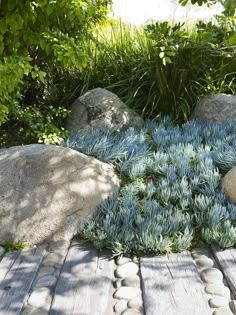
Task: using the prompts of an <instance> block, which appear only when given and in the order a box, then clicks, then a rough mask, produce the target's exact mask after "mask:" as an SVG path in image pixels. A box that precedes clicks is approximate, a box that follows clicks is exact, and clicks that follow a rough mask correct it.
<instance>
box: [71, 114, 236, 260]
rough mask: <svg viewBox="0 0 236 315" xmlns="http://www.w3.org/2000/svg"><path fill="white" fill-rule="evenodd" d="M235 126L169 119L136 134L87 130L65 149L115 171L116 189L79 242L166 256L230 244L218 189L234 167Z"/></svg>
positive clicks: (227, 213)
mask: <svg viewBox="0 0 236 315" xmlns="http://www.w3.org/2000/svg"><path fill="white" fill-rule="evenodd" d="M235 136H236V126H235V125H234V124H227V125H216V124H210V123H209V124H207V123H199V122H196V121H191V122H187V123H185V124H184V125H182V126H175V125H174V124H173V123H172V121H171V120H170V119H164V120H163V121H161V122H159V123H154V122H152V121H147V122H146V123H145V125H144V127H143V128H142V129H141V130H135V129H134V128H130V129H128V130H126V131H124V132H109V131H102V130H94V131H93V132H92V133H91V134H82V133H81V134H76V135H73V136H70V137H69V138H68V140H67V146H68V147H70V148H72V149H75V150H78V151H80V152H83V153H85V154H88V155H91V156H94V157H96V158H98V159H100V160H102V161H104V162H107V163H111V164H113V165H114V166H115V168H116V170H117V172H118V174H119V176H120V178H121V187H120V189H119V191H116V192H115V193H114V194H113V196H111V197H110V198H108V199H107V200H106V201H105V202H103V203H102V204H100V205H99V206H98V211H97V212H96V214H95V215H94V216H93V218H91V219H90V221H89V222H88V223H87V224H86V225H85V227H84V228H83V230H82V231H81V235H82V236H83V237H84V238H85V239H88V240H90V241H92V242H93V243H94V244H95V245H96V246H97V247H98V248H102V247H108V248H111V249H112V250H113V252H114V254H115V255H120V254H123V253H135V254H138V255H141V254H143V253H145V254H148V253H168V252H175V251H181V250H185V249H187V248H189V247H191V246H192V245H193V244H196V242H205V243H208V244H210V243H217V244H218V245H220V246H221V247H222V248H226V247H230V246H233V245H235V244H236V206H235V205H233V204H231V203H230V202H229V201H228V200H227V198H226V196H225V195H224V193H223V191H222V188H221V186H220V180H221V177H222V175H223V174H224V173H225V172H227V171H228V170H229V169H230V168H231V167H233V166H234V165H236V154H235V153H236V140H235V139H236V137H235Z"/></svg>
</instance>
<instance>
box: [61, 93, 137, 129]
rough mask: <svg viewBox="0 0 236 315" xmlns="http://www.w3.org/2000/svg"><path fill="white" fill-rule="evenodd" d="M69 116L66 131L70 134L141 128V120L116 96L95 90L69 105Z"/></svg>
mask: <svg viewBox="0 0 236 315" xmlns="http://www.w3.org/2000/svg"><path fill="white" fill-rule="evenodd" d="M70 109H71V116H70V117H69V118H68V119H67V121H66V129H67V130H69V131H70V132H71V133H75V132H77V131H78V130H84V131H87V132H89V131H91V129H94V128H102V129H103V128H104V127H105V125H106V127H105V128H108V129H110V130H121V129H126V128H128V127H141V126H142V125H143V119H142V118H141V117H140V116H139V115H137V114H136V113H135V112H134V111H133V110H132V109H130V108H129V107H127V106H126V105H125V104H124V103H123V102H122V101H121V100H120V99H119V97H118V96H117V95H115V94H113V93H111V92H109V91H107V90H105V89H102V88H96V89H93V90H90V91H88V92H87V93H85V94H84V95H82V96H80V97H79V98H78V99H76V100H75V101H74V103H73V104H72V105H71V108H70Z"/></svg>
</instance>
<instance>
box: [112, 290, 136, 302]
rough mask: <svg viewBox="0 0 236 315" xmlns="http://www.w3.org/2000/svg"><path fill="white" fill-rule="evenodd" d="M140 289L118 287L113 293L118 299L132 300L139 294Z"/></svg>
mask: <svg viewBox="0 0 236 315" xmlns="http://www.w3.org/2000/svg"><path fill="white" fill-rule="evenodd" d="M140 292H141V290H140V289H139V288H135V287H120V288H119V289H118V290H117V291H116V292H115V293H114V298H116V299H118V300H123V299H124V300H132V299H134V298H135V297H137V296H138V295H139V294H140Z"/></svg>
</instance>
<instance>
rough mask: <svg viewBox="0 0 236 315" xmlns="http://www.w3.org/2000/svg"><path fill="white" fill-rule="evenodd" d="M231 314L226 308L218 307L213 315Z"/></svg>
mask: <svg viewBox="0 0 236 315" xmlns="http://www.w3.org/2000/svg"><path fill="white" fill-rule="evenodd" d="M232 314H233V313H232V312H231V311H230V309H229V308H228V307H220V308H217V309H216V310H215V312H214V313H213V315H232Z"/></svg>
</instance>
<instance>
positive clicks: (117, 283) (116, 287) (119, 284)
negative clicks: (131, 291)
mask: <svg viewBox="0 0 236 315" xmlns="http://www.w3.org/2000/svg"><path fill="white" fill-rule="evenodd" d="M113 286H114V288H115V289H118V288H120V287H121V280H120V279H118V280H116V281H114V283H113Z"/></svg>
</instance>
